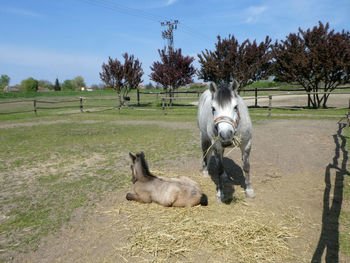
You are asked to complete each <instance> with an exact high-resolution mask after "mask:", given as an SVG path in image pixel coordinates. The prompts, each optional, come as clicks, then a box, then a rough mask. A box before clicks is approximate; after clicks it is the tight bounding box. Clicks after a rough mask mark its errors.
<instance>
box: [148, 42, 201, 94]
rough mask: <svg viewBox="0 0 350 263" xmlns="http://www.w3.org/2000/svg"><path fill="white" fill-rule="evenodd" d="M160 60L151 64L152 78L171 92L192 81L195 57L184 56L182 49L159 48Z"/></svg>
mask: <svg viewBox="0 0 350 263" xmlns="http://www.w3.org/2000/svg"><path fill="white" fill-rule="evenodd" d="M158 53H159V56H160V60H161V61H156V62H154V63H153V65H152V66H151V70H152V73H151V74H150V78H151V80H153V81H155V82H157V83H159V84H161V85H162V86H163V88H164V89H165V90H166V91H167V92H169V93H170V96H172V92H173V91H174V90H175V89H177V88H179V87H180V86H182V85H186V84H188V83H191V82H192V76H193V75H194V74H195V73H196V69H195V68H194V66H193V65H192V62H193V60H194V58H193V57H190V56H183V55H182V53H181V48H180V49H175V50H173V49H170V50H168V52H167V50H166V48H164V49H162V50H158Z"/></svg>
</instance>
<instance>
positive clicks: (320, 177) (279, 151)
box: [15, 120, 350, 262]
mask: <svg viewBox="0 0 350 263" xmlns="http://www.w3.org/2000/svg"><path fill="white" fill-rule="evenodd" d="M125 124H127V123H125ZM155 124H156V123H155ZM161 125H174V124H165V123H161ZM186 125H187V124H186ZM175 126H177V124H175ZM175 126H174V127H175ZM183 128H186V129H190V130H192V131H193V133H194V134H197V133H198V130H197V128H196V126H195V125H193V124H188V126H186V127H183ZM337 129H338V125H337V122H336V121H332V120H269V121H263V122H262V123H259V124H256V125H255V126H254V146H253V150H252V154H251V174H252V183H253V187H254V189H255V192H256V196H257V197H256V198H255V199H253V200H247V199H245V198H244V197H243V196H244V194H243V189H242V188H241V187H240V182H238V181H235V178H239V177H240V176H241V174H242V170H241V165H242V162H241V159H240V153H239V152H238V151H232V152H231V153H230V154H229V155H228V156H226V158H225V169H226V171H228V173H229V175H230V176H231V177H233V178H234V181H233V183H232V187H233V188H232V193H233V194H234V196H235V197H236V199H235V200H236V201H235V200H234V201H233V202H231V203H230V204H228V205H226V204H218V203H216V202H215V183H214V182H213V181H212V180H211V179H210V178H202V177H201V174H200V172H199V169H200V164H201V162H200V155H201V154H200V153H198V158H191V159H181V160H178V161H173V162H171V165H170V166H169V167H168V168H167V169H166V170H167V171H166V170H165V169H163V170H161V171H157V173H161V174H167V173H170V174H171V175H186V176H189V177H192V178H194V179H195V180H196V181H199V183H200V185H201V186H202V187H203V189H204V191H205V192H206V193H207V194H208V197H209V207H207V208H206V207H203V208H202V207H199V208H194V209H200V210H203V213H206V216H207V217H208V220H209V221H210V220H217V222H229V221H230V220H231V219H232V220H236V219H237V218H238V217H243V218H244V217H246V218H247V219H252V218H253V219H254V216H255V217H256V221H257V222H258V223H265V224H266V225H267V226H271V225H274V224H277V222H278V223H279V224H280V225H281V227H285V228H286V230H287V231H288V232H289V233H290V235H289V236H288V237H286V238H285V241H286V242H287V244H288V245H289V246H290V249H286V250H285V255H284V256H285V257H283V255H280V257H276V258H275V261H274V262H310V261H311V258H312V257H313V255H314V253H315V250H316V247H317V244H318V241H319V239H320V234H321V230H322V213H323V209H324V206H325V204H324V201H325V200H324V191H325V169H326V167H327V165H328V164H329V163H331V162H332V159H333V157H334V156H335V152H334V151H335V144H334V138H333V137H332V135H333V134H335V133H336V132H337ZM198 143H199V140H198ZM141 150H143V149H140V151H141ZM149 162H150V166H151V169H152V168H153V170H155V169H156V167H153V166H152V160H149ZM330 179H331V185H332V186H333V185H334V173H333V172H332V173H331V176H330ZM128 190H129V189H124V190H120V191H117V192H115V193H114V194H113V195H111V196H110V197H109V198H107V199H105V200H104V201H102V202H100V203H98V204H97V205H96V206H95V207H94V208H91V210H90V211H89V212H88V214H86V213H82V212H81V209H80V210H77V211H76V214H75V216H74V217H73V219H72V220H71V222H69V223H68V224H66V225H65V226H64V227H63V228H62V229H61V230H60V231H59V232H58V233H56V234H55V235H50V236H48V237H47V238H45V239H44V240H43V241H42V244H41V245H40V247H39V249H38V250H37V251H35V252H32V253H28V254H23V255H19V256H18V257H17V258H16V259H15V262H127V261H129V262H139V261H142V258H140V257H135V256H133V255H132V254H128V253H126V254H125V250H123V249H125V247H128V244H129V242H130V241H131V239H130V238H132V236H131V234H132V233H137V229H135V225H134V224H133V222H132V220H133V217H135V218H137V217H138V215H139V214H140V213H143V212H144V211H145V210H147V205H139V204H129V203H128V202H127V201H126V200H125V194H126V192H127V191H128ZM329 198H332V196H330V197H329ZM329 202H330V203H331V202H332V200H329ZM128 205H132V206H133V210H132V211H131V212H130V213H126V212H125V211H124V212H123V206H128ZM149 208H150V209H151V210H152V209H157V206H155V205H153V204H152V205H151V206H149ZM159 209H163V208H160V207H159ZM157 211H158V210H157ZM162 211H163V212H162V215H164V214H166V213H176V212H174V211H183V210H174V209H171V208H168V209H163V210H162ZM179 213H181V212H179ZM147 224H152V227H154V229H157V228H159V229H160V230H161V229H162V222H161V221H157V217H156V216H152V214H150V218H149V219H147V220H145V227H147ZM160 232H161V231H160ZM141 245H142V244H141ZM155 245H156V243H155ZM231 246H233V247H234V246H235V244H231ZM221 252H222V253H223V254H222V255H223V256H222V257H220V255H216V254H215V253H214V250H213V251H203V250H202V249H201V247H200V244H198V251H190V252H186V253H184V254H183V257H182V258H180V259H181V260H180V261H182V262H202V261H203V260H206V262H218V261H219V262H229V261H230V259H228V258H226V255H225V250H221ZM213 253H214V254H213ZM339 254H340V253H339ZM213 255H214V256H213ZM148 256H149V257H150V258H151V259H154V258H155V259H157V257H156V255H151V254H150V255H148ZM322 258H324V256H323V257H322ZM176 260H179V258H172V259H171V260H170V261H176ZM349 260H350V259H349V258H348V257H346V256H345V255H343V254H340V259H339V262H350V261H349ZM232 261H234V262H242V261H241V260H240V259H239V258H235V259H232ZM232 261H231V262H232ZM245 262H271V261H268V260H265V261H264V260H261V261H245Z"/></svg>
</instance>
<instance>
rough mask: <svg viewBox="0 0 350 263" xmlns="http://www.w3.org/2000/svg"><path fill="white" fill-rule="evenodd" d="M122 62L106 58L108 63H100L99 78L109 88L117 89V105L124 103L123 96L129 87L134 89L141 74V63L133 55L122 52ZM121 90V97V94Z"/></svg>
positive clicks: (139, 80)
mask: <svg viewBox="0 0 350 263" xmlns="http://www.w3.org/2000/svg"><path fill="white" fill-rule="evenodd" d="M123 57H124V64H122V63H121V62H120V61H119V60H118V59H112V58H111V57H109V58H108V63H107V64H105V63H103V64H102V72H101V73H100V78H101V80H102V81H103V82H104V83H105V84H106V85H107V86H109V87H110V88H112V89H114V90H116V91H117V94H118V98H119V106H121V105H123V104H124V97H125V96H126V95H127V94H128V92H129V91H130V90H131V89H136V88H137V87H138V85H139V84H140V83H141V77H142V75H143V70H142V67H141V66H142V64H141V63H140V61H139V60H138V59H134V56H133V55H130V56H129V55H128V53H125V54H123ZM121 92H123V98H122V96H121Z"/></svg>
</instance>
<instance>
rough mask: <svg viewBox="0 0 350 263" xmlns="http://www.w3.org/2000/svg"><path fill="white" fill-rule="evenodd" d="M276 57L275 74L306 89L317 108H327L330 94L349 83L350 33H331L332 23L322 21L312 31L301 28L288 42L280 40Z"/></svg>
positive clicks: (275, 50)
mask: <svg viewBox="0 0 350 263" xmlns="http://www.w3.org/2000/svg"><path fill="white" fill-rule="evenodd" d="M273 55H274V59H275V63H274V72H275V75H276V76H277V77H278V78H279V79H281V80H284V81H287V82H297V83H298V84H300V85H301V86H303V87H304V89H305V90H306V92H308V104H310V103H311V105H312V107H313V108H319V107H321V105H322V106H323V107H327V100H328V97H329V95H330V93H331V92H332V91H333V90H335V89H336V88H337V87H338V85H339V84H340V83H342V82H347V81H349V77H350V33H349V32H345V31H344V30H343V31H342V32H334V30H329V24H328V23H326V25H323V24H322V22H319V25H318V26H315V27H313V29H312V30H311V29H307V30H306V31H303V30H301V29H300V28H299V32H298V33H291V34H289V35H288V36H287V38H286V40H283V41H281V42H280V43H278V42H277V41H276V43H275V45H274V47H273ZM320 90H323V91H324V93H322V94H321V93H319V92H320Z"/></svg>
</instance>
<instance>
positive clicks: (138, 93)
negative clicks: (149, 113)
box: [137, 89, 140, 106]
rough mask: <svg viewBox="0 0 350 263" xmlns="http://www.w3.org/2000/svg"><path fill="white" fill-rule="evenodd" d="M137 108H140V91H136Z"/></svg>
mask: <svg viewBox="0 0 350 263" xmlns="http://www.w3.org/2000/svg"><path fill="white" fill-rule="evenodd" d="M137 106H140V90H139V89H137Z"/></svg>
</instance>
